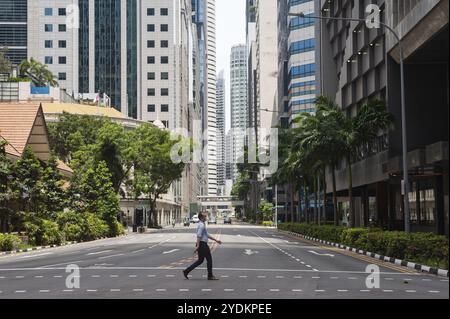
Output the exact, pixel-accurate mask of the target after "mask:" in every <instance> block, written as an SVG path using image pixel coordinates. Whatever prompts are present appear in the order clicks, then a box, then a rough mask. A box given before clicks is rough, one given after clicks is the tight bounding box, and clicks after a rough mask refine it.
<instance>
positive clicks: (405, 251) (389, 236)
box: [278, 223, 449, 269]
mask: <svg viewBox="0 0 450 319" xmlns="http://www.w3.org/2000/svg"><path fill="white" fill-rule="evenodd" d="M278 228H279V229H282V230H287V231H291V232H296V233H299V234H302V235H305V236H310V237H314V238H318V239H322V240H326V241H333V242H336V243H341V244H344V245H347V246H351V247H353V248H357V249H361V250H366V251H370V252H372V253H376V254H379V255H384V256H389V257H393V258H397V259H404V260H408V261H411V262H416V263H419V264H424V265H427V266H431V267H441V268H445V269H448V258H449V243H448V239H447V238H446V237H445V236H438V235H435V234H433V233H409V234H408V233H405V232H400V231H383V230H382V229H379V228H346V227H341V226H331V225H323V226H319V225H312V224H293V223H286V224H281V225H279V227H278Z"/></svg>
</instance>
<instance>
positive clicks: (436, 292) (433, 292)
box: [428, 290, 440, 294]
mask: <svg viewBox="0 0 450 319" xmlns="http://www.w3.org/2000/svg"><path fill="white" fill-rule="evenodd" d="M428 292H429V293H432V294H438V293H440V291H439V290H429V291H428Z"/></svg>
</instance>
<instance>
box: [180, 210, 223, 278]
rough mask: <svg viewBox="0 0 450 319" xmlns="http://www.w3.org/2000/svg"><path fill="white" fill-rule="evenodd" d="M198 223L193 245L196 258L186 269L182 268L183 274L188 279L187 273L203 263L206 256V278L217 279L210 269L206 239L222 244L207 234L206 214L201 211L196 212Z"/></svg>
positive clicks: (210, 263) (209, 256) (210, 259)
mask: <svg viewBox="0 0 450 319" xmlns="http://www.w3.org/2000/svg"><path fill="white" fill-rule="evenodd" d="M198 218H199V220H200V221H199V223H198V225H197V243H196V245H195V252H197V253H198V260H197V261H196V262H195V263H193V264H192V265H191V266H189V267H188V268H187V269H186V270H183V275H184V277H185V278H186V279H189V277H188V274H189V273H190V272H191V271H192V270H194V269H195V268H197V267H198V266H200V265H201V264H203V262H204V261H205V258H206V263H207V268H208V280H218V279H217V278H216V277H214V275H213V271H212V267H213V265H212V256H211V250H210V249H209V246H208V239H211V240H214V241H215V242H217V243H218V244H220V245H221V244H222V242H221V241H220V240H218V239H215V238H214V237H212V236H210V235H209V234H208V231H207V230H206V225H205V220H206V216H205V215H204V214H203V213H199V214H198Z"/></svg>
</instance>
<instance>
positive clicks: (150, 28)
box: [147, 24, 155, 32]
mask: <svg viewBox="0 0 450 319" xmlns="http://www.w3.org/2000/svg"><path fill="white" fill-rule="evenodd" d="M147 31H148V32H155V25H154V24H147Z"/></svg>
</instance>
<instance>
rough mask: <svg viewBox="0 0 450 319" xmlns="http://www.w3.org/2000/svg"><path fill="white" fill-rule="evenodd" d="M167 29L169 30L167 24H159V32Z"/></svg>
mask: <svg viewBox="0 0 450 319" xmlns="http://www.w3.org/2000/svg"><path fill="white" fill-rule="evenodd" d="M167 31H169V25H168V24H161V32H167Z"/></svg>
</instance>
